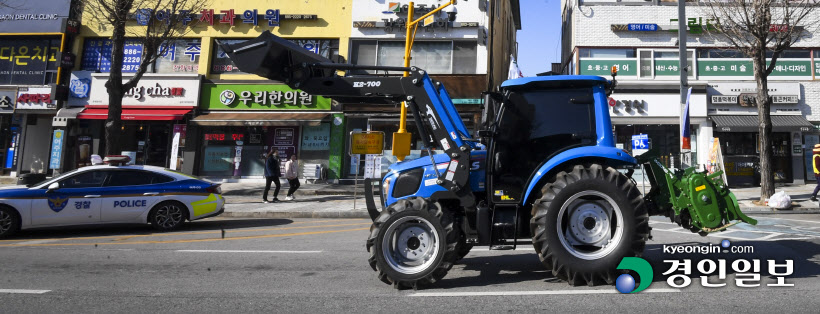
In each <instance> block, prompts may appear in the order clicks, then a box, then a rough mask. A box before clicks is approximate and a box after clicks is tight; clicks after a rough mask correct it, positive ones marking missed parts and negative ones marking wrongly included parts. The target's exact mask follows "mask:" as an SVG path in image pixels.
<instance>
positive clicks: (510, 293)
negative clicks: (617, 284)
mask: <svg viewBox="0 0 820 314" xmlns="http://www.w3.org/2000/svg"><path fill="white" fill-rule="evenodd" d="M647 292H648V293H672V292H681V291H680V289H671V288H669V289H667V288H659V289H646V290H644V291H641V293H647ZM613 293H620V292H618V291H617V290H615V289H611V290H536V291H476V292H418V293H411V294H409V295H408V296H410V297H472V296H519V295H558V294H613Z"/></svg>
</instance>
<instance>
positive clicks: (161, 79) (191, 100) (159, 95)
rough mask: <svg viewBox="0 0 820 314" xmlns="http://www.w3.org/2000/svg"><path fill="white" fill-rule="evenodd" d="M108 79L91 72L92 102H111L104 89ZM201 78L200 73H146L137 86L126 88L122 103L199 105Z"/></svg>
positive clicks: (131, 104) (106, 76)
mask: <svg viewBox="0 0 820 314" xmlns="http://www.w3.org/2000/svg"><path fill="white" fill-rule="evenodd" d="M107 80H108V74H100V73H95V74H92V75H91V93H90V96H89V100H88V104H89V105H92V106H93V105H97V106H99V105H102V106H107V105H108V92H107V91H106V89H105V82H106V81H107ZM126 80H128V77H124V78H123V81H126ZM199 81H200V77H199V75H191V74H185V75H182V74H181V75H175V76H169V75H151V74H145V76H143V77H142V79H141V80H140V81H139V83H138V84H137V87H134V88H132V89H131V90H129V91H126V93H125V97H124V98H123V99H122V104H123V106H163V107H186V108H192V107H196V101H197V95H198V94H199V87H200V84H199Z"/></svg>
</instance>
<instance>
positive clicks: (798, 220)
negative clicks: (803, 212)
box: [766, 217, 820, 224]
mask: <svg viewBox="0 0 820 314" xmlns="http://www.w3.org/2000/svg"><path fill="white" fill-rule="evenodd" d="M766 218H768V219H780V220H788V221H797V222H810V223H815V224H820V221H813V220H800V219H789V218H776V217H766Z"/></svg>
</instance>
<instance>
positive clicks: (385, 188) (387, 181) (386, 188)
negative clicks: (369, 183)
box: [382, 177, 393, 200]
mask: <svg viewBox="0 0 820 314" xmlns="http://www.w3.org/2000/svg"><path fill="white" fill-rule="evenodd" d="M391 179H393V178H392V177H390V178H387V179H384V182H383V183H382V199H384V200H386V199H387V193H388V192H389V191H390V181H391Z"/></svg>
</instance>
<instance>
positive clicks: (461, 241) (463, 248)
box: [456, 232, 473, 262]
mask: <svg viewBox="0 0 820 314" xmlns="http://www.w3.org/2000/svg"><path fill="white" fill-rule="evenodd" d="M472 249H473V245H472V244H467V235H465V234H464V232H461V236H460V237H459V238H458V244H456V262H458V261H460V260H461V259H463V258H464V257H465V256H467V254H470V250H472Z"/></svg>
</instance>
